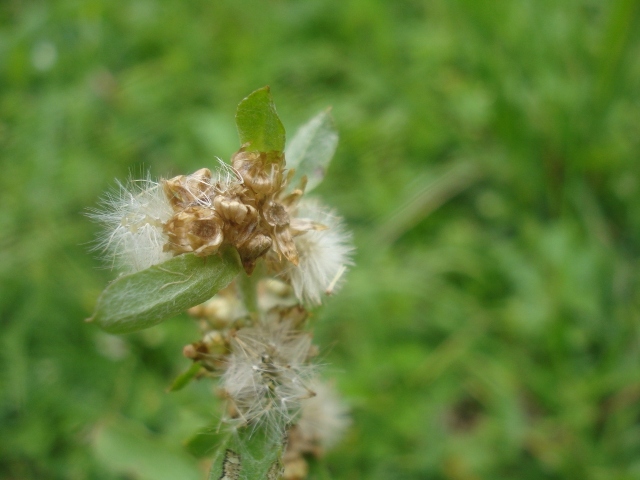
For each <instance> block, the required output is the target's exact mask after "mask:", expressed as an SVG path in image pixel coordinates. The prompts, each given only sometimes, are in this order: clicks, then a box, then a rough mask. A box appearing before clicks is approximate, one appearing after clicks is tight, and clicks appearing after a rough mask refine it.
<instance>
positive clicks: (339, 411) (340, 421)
mask: <svg viewBox="0 0 640 480" xmlns="http://www.w3.org/2000/svg"><path fill="white" fill-rule="evenodd" d="M310 387H311V388H312V389H313V391H314V392H315V393H316V396H315V397H313V398H311V399H309V400H308V401H306V402H304V404H303V406H302V412H301V414H300V420H299V421H298V428H299V430H300V433H301V435H302V437H303V438H304V440H305V441H307V442H310V443H312V444H317V445H319V446H320V447H322V448H323V449H324V450H328V449H330V448H332V447H333V446H334V445H335V444H336V443H338V441H339V440H340V438H342V436H343V434H344V432H345V430H346V429H347V427H348V426H349V425H350V424H351V419H350V418H349V409H348V408H347V406H346V405H345V404H344V403H343V402H342V401H341V400H340V397H339V396H338V392H336V390H335V388H334V387H333V385H331V384H329V383H324V382H321V381H320V380H318V379H314V380H313V381H312V382H311V384H310Z"/></svg>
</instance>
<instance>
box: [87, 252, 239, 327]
mask: <svg viewBox="0 0 640 480" xmlns="http://www.w3.org/2000/svg"><path fill="white" fill-rule="evenodd" d="M241 268H242V267H241V265H240V261H239V258H238V254H237V253H236V251H235V250H234V249H232V248H228V249H225V250H224V251H223V252H222V253H221V254H220V255H211V256H209V257H204V258H202V257H196V256H195V255H194V254H187V255H179V256H177V257H175V258H172V259H171V260H167V261H166V262H163V263H161V264H159V265H154V266H152V267H149V268H147V269H145V270H142V271H140V272H136V273H132V274H129V275H123V276H121V277H119V278H117V279H116V280H114V281H113V282H112V283H111V284H109V286H107V288H106V289H105V290H104V291H103V292H102V294H101V295H100V298H98V304H97V305H96V310H95V312H94V314H93V316H92V317H91V318H90V319H89V321H93V322H95V323H97V324H98V325H99V326H100V327H102V328H103V329H104V330H106V331H107V332H110V333H128V332H134V331H136V330H142V329H144V328H148V327H152V326H154V325H156V324H158V323H160V322H162V321H163V320H165V319H167V318H169V317H172V316H174V315H177V314H179V313H181V312H183V311H185V310H186V309H188V308H190V307H193V306H194V305H197V304H199V303H202V302H204V301H205V300H208V299H209V298H211V297H212V296H213V295H214V294H216V293H217V292H218V291H219V290H220V289H222V288H224V287H226V286H227V285H228V284H229V283H230V282H231V281H232V280H233V279H234V278H235V276H236V275H237V274H238V273H239V272H240V269H241Z"/></svg>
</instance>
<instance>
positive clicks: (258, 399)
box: [222, 321, 314, 433]
mask: <svg viewBox="0 0 640 480" xmlns="http://www.w3.org/2000/svg"><path fill="white" fill-rule="evenodd" d="M230 343H231V354H230V355H229V357H228V365H227V368H226V371H225V373H224V375H223V380H222V383H223V387H224V390H225V393H226V395H227V397H228V398H229V400H230V401H231V405H232V409H233V410H234V412H233V416H234V417H236V418H238V419H239V420H240V421H241V422H242V423H243V424H245V423H248V424H265V425H266V426H267V427H268V428H269V429H270V430H273V431H276V432H278V433H281V432H282V431H283V430H284V428H285V427H286V425H288V424H289V423H291V422H292V421H293V420H294V418H295V417H296V415H297V413H298V412H299V411H300V408H301V406H302V401H303V400H306V399H308V398H311V397H313V396H314V392H313V391H312V390H311V389H310V388H309V387H308V386H307V385H308V383H309V380H310V379H311V377H312V375H313V372H314V366H313V365H311V364H309V362H308V360H309V356H310V354H311V353H312V352H313V350H312V348H311V336H310V335H309V334H308V333H305V332H301V331H299V330H295V329H293V328H292V326H291V324H290V323H289V322H286V321H285V322H279V323H278V322H269V323H266V324H260V325H258V326H255V327H249V328H243V329H241V330H239V331H237V332H235V333H234V334H233V335H232V337H231V340H230Z"/></svg>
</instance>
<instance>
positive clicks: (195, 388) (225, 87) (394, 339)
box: [0, 0, 640, 480]
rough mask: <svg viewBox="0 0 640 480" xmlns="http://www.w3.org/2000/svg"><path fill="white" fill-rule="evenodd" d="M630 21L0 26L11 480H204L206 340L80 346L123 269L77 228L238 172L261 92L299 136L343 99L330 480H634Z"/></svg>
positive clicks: (234, 7)
mask: <svg viewBox="0 0 640 480" xmlns="http://www.w3.org/2000/svg"><path fill="white" fill-rule="evenodd" d="M639 27H640V9H639V8H638V4H637V2H635V1H634V0H615V1H611V2H600V1H595V0H580V1H579V0H567V1H565V2H553V1H550V0H535V1H534V0H529V1H527V0H522V1H517V2H516V1H513V2H502V3H500V4H498V3H496V2H490V1H488V0H454V1H444V0H440V1H439V0H435V1H432V2H418V1H409V0H401V1H396V2H384V1H381V0H380V1H378V0H348V1H343V2H337V1H335V2H323V1H320V0H306V1H304V2H293V1H284V0H272V1H267V2H264V1H245V0H241V1H237V0H236V1H230V0H220V1H216V2H212V1H205V0H195V1H192V2H179V1H176V0H167V1H163V2H160V1H153V0H138V1H132V2H113V1H106V0H84V1H77V0H75V1H74V0H57V1H51V2H44V1H32V2H26V1H18V0H8V1H6V2H3V4H2V6H0V145H1V148H0V167H1V170H0V172H1V173H0V285H1V288H0V318H1V323H0V333H1V334H0V452H2V454H1V455H0V477H2V478H7V479H29V478H38V479H72V480H73V479H85V478H86V479H124V478H127V479H129V478H131V479H151V478H153V479H154V480H155V479H161V478H177V476H178V474H176V473H175V470H173V469H176V468H178V469H181V470H179V471H180V472H183V473H181V474H179V475H181V476H182V478H198V473H197V471H198V468H200V471H201V472H205V471H206V468H207V462H206V459H205V460H197V459H195V458H194V457H192V456H190V455H189V454H188V453H187V452H186V450H185V449H184V447H183V446H182V443H183V442H184V441H185V440H186V439H187V438H189V436H190V435H191V434H192V433H193V431H195V430H197V429H198V428H202V427H206V426H207V425H215V423H216V415H217V414H216V412H217V406H216V405H215V401H214V400H213V396H212V395H211V388H212V385H207V384H205V383H196V384H192V385H190V386H189V387H188V388H186V389H185V390H183V391H181V392H178V393H171V394H168V393H165V390H166V388H167V387H168V386H169V385H170V383H171V381H172V379H173V378H174V376H175V375H176V374H177V373H179V372H180V371H181V370H183V369H185V368H186V367H187V365H188V362H187V361H186V360H185V359H184V358H182V357H181V348H182V346H183V345H184V344H186V343H188V342H190V341H192V340H193V339H194V338H196V337H197V333H196V329H195V327H194V326H193V325H192V324H191V322H190V320H189V319H187V318H186V317H184V318H182V317H181V318H177V319H175V320H172V321H168V322H166V323H164V324H162V325H160V326H157V327H154V328H153V329H150V330H148V331H145V332H143V333H140V334H132V335H128V336H124V337H113V336H110V335H107V334H105V333H101V332H100V331H98V330H97V329H96V328H95V327H92V326H91V325H86V324H84V323H83V322H82V319H83V318H86V317H87V316H89V315H90V313H91V311H92V309H93V306H94V304H95V301H96V298H97V295H98V294H99V292H100V291H101V289H102V288H103V287H104V286H105V285H106V283H107V282H108V281H109V280H110V279H111V278H113V275H114V273H113V272H110V271H108V270H104V269H100V268H99V266H100V262H99V261H98V260H97V259H94V258H92V256H91V254H90V253H88V251H87V245H86V244H87V242H90V241H91V239H92V238H93V236H94V234H95V232H96V226H95V225H93V224H91V223H90V222H89V220H88V219H87V218H86V217H84V216H83V215H82V213H83V211H84V210H85V209H86V208H87V207H92V206H95V205H96V202H97V199H98V197H99V196H100V195H101V194H102V192H104V191H105V190H106V189H108V188H109V187H110V186H112V185H113V183H114V180H113V179H114V178H120V179H124V178H126V177H127V176H128V175H129V174H130V172H133V174H134V175H137V174H138V173H139V172H141V171H144V170H145V169H147V168H148V169H150V170H151V173H152V175H154V176H168V175H173V174H179V173H187V172H190V171H193V170H195V169H197V168H200V167H203V166H211V165H213V164H214V160H215V159H214V157H215V156H219V157H221V158H225V159H228V158H229V156H230V155H231V153H233V152H234V151H235V150H236V149H237V147H238V139H237V135H236V132H235V129H234V122H233V115H234V112H235V107H236V105H237V103H238V102H239V100H240V99H242V98H243V97H244V96H246V95H247V94H248V93H249V92H251V91H253V90H255V89H256V88H259V87H261V86H263V85H267V84H269V85H270V86H271V88H272V92H273V94H274V98H275V101H276V105H277V106H278V112H279V114H280V117H281V118H282V119H283V121H284V123H285V127H286V128H287V130H288V131H289V132H290V133H292V132H293V130H294V129H295V127H296V126H297V125H298V124H300V123H301V122H303V121H304V120H306V119H307V118H308V117H310V116H311V115H313V114H315V113H316V112H318V111H320V110H322V109H324V108H325V107H326V106H327V105H332V106H333V115H334V117H335V119H336V123H337V125H338V128H339V130H340V133H341V142H340V145H339V148H338V152H337V155H336V158H335V160H334V163H333V164H332V166H331V168H330V170H329V173H328V176H327V179H326V180H325V182H324V183H323V184H322V185H321V186H320V187H319V188H318V193H319V194H321V195H323V196H324V197H325V198H326V199H327V201H328V202H329V203H331V204H333V205H334V206H336V207H337V208H338V209H339V210H340V211H341V212H342V213H343V214H344V215H345V217H346V219H347V221H348V223H349V224H350V226H351V227H352V228H353V229H354V231H355V239H356V243H357V246H358V255H357V259H356V260H357V267H356V268H354V269H353V270H352V272H350V274H349V275H348V282H347V284H346V286H345V288H344V290H343V291H342V292H341V293H340V295H337V296H336V297H335V298H334V299H332V300H331V301H330V302H329V304H328V305H327V306H326V307H325V308H324V309H323V310H322V311H321V312H319V313H318V315H317V316H318V323H317V330H318V334H317V336H316V338H317V342H318V343H319V344H320V345H321V346H323V347H324V352H325V358H326V361H327V363H329V364H330V368H329V370H330V371H331V372H330V373H331V375H332V376H333V377H335V379H336V382H337V384H338V385H339V386H340V389H341V390H342V392H343V393H344V395H345V396H346V397H347V398H348V400H349V402H350V404H351V408H352V413H353V427H352V429H351V430H350V432H349V434H348V435H347V437H346V438H345V440H344V442H343V444H342V445H341V447H340V448H339V449H337V451H335V452H333V453H331V454H330V455H329V456H328V458H327V464H328V466H329V469H330V471H331V473H332V477H333V478H336V479H360V478H362V479H384V480H388V479H455V480H458V479H460V480H463V479H469V480H475V479H485V478H486V479H560V478H563V479H564V478H581V479H589V480H600V479H602V480H605V479H606V480H609V479H621V480H626V479H636V478H640V461H639V460H638V452H639V451H640V403H639V402H638V400H639V399H640V370H639V369H638V364H639V361H640V343H639V337H640V327H639V321H638V320H639V318H640V315H639V314H640V297H639V296H638V293H637V292H638V286H639V280H640V279H639V276H638V273H637V272H638V254H639V253H640V241H639V240H640V183H639V181H640V179H639V178H638V168H637V165H638V152H640V148H639V147H640V145H639V143H640V137H639V136H638V131H640V116H639V115H638V109H639V106H640V90H639V88H638V85H640V62H639V61H638V60H637V59H638V58H640V57H639V55H640V28H639ZM202 475H203V476H204V473H202Z"/></svg>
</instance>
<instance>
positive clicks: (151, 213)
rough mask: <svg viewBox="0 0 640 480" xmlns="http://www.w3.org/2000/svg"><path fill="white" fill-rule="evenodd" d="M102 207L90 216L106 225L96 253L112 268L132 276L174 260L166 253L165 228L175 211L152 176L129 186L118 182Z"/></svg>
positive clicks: (133, 181) (103, 199) (105, 197)
mask: <svg viewBox="0 0 640 480" xmlns="http://www.w3.org/2000/svg"><path fill="white" fill-rule="evenodd" d="M100 206H101V208H99V209H96V210H92V211H90V213H89V216H90V217H91V218H92V219H94V220H96V221H97V222H99V223H101V224H102V225H103V232H102V234H101V235H100V237H99V238H98V241H97V244H96V246H95V247H94V250H96V251H99V252H101V253H102V254H103V255H104V256H105V258H106V259H107V261H108V264H109V266H110V267H113V266H115V267H117V268H119V269H121V270H122V271H124V272H125V273H132V272H137V271H139V270H144V269H145V268H148V267H150V266H152V265H155V264H158V263H161V262H163V261H165V260H168V259H170V258H171V254H170V253H167V252H164V251H163V246H164V244H165V243H166V242H167V237H166V235H165V234H164V232H163V231H162V229H163V225H164V223H165V222H166V221H167V220H169V218H171V216H172V214H173V211H172V208H171V204H170V203H169V201H168V200H167V197H166V196H165V194H164V192H163V190H162V187H160V185H159V184H158V183H156V182H154V181H152V180H151V179H150V178H149V177H147V178H146V179H143V180H130V181H129V182H128V184H126V185H123V184H122V183H120V182H118V188H117V190H116V191H114V192H110V193H107V194H106V195H105V196H104V197H103V198H102V200H101V203H100Z"/></svg>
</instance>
